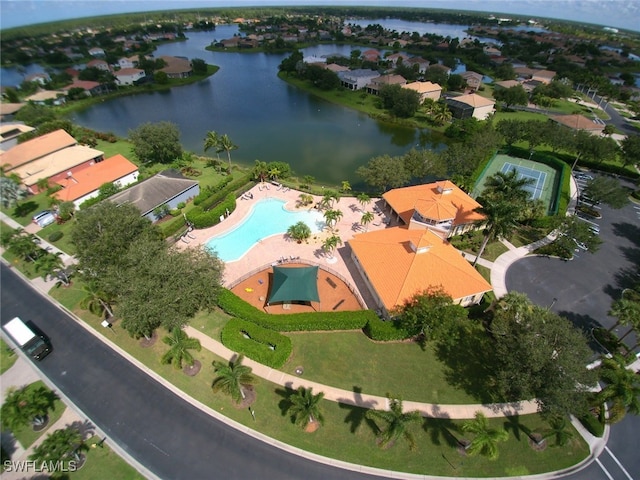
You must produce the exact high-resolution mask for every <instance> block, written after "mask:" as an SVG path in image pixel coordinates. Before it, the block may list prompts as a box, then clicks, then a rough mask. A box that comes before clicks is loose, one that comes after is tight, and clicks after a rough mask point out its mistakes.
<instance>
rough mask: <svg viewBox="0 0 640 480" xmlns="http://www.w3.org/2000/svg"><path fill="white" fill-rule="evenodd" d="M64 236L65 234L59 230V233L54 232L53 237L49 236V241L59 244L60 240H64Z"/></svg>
mask: <svg viewBox="0 0 640 480" xmlns="http://www.w3.org/2000/svg"><path fill="white" fill-rule="evenodd" d="M63 235H64V233H62V232H61V231H60V230H58V231H57V232H53V233H52V234H51V235H49V237H48V238H47V240H49V241H50V242H52V243H53V242H57V241H58V240H60V239H61V238H62V236H63Z"/></svg>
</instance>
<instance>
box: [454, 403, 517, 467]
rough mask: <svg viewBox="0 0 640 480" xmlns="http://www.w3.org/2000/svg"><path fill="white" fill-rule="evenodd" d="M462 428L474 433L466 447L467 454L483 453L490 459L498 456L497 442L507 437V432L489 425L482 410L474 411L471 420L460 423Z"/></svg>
mask: <svg viewBox="0 0 640 480" xmlns="http://www.w3.org/2000/svg"><path fill="white" fill-rule="evenodd" d="M462 430H463V431H464V432H469V433H473V434H475V437H474V439H473V440H471V443H470V444H469V447H468V448H467V452H469V455H476V454H478V453H479V454H480V455H484V456H485V457H487V458H489V459H490V460H495V459H496V458H498V442H504V441H505V440H507V438H509V432H507V431H506V430H504V429H502V430H498V429H495V428H491V427H490V426H489V421H488V420H487V417H485V415H484V414H483V413H482V412H476V415H475V418H474V419H473V420H467V421H466V422H464V423H463V424H462Z"/></svg>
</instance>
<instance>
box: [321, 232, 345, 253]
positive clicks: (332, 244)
mask: <svg viewBox="0 0 640 480" xmlns="http://www.w3.org/2000/svg"><path fill="white" fill-rule="evenodd" d="M338 245H342V239H341V238H340V237H339V236H337V235H331V236H330V237H327V238H326V239H325V241H324V243H323V244H322V249H323V250H324V251H325V252H327V253H328V254H329V258H333V252H334V251H335V249H336V248H338Z"/></svg>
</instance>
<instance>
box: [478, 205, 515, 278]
mask: <svg viewBox="0 0 640 480" xmlns="http://www.w3.org/2000/svg"><path fill="white" fill-rule="evenodd" d="M483 203H484V205H483V206H481V207H478V208H476V209H475V210H474V211H476V212H478V213H481V214H482V215H484V217H485V218H484V220H481V221H480V222H478V225H484V227H485V228H484V231H483V234H484V238H483V239H482V244H481V245H480V250H478V255H477V256H476V259H475V260H474V261H473V266H474V267H475V266H476V263H478V259H479V258H480V257H481V256H482V254H483V253H484V249H485V248H486V247H487V243H489V240H491V239H496V238H500V237H508V236H509V235H511V233H512V232H513V230H514V229H515V228H516V226H517V224H518V222H517V220H518V217H519V215H520V207H519V206H518V205H517V204H515V203H513V202H506V201H496V200H489V199H485V200H484V201H483Z"/></svg>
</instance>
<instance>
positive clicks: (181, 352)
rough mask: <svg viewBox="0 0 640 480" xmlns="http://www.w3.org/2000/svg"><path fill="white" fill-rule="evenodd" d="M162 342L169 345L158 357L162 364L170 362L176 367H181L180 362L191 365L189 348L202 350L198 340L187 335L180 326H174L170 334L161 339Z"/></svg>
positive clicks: (191, 357)
mask: <svg viewBox="0 0 640 480" xmlns="http://www.w3.org/2000/svg"><path fill="white" fill-rule="evenodd" d="M162 341H163V342H164V343H166V344H167V345H169V350H167V352H165V354H164V355H163V356H162V358H161V359H160V362H161V363H162V364H163V365H166V364H168V363H171V364H172V365H173V366H174V367H176V368H182V362H183V361H184V363H186V364H187V365H188V366H190V367H191V366H193V362H194V358H193V355H191V353H190V352H189V350H196V351H198V352H199V351H200V350H202V346H201V345H200V340H198V339H197V338H191V337H189V336H188V335H187V334H186V333H185V331H184V330H182V329H181V328H178V327H176V328H174V329H173V330H172V332H171V335H168V336H166V337H164V338H163V339H162Z"/></svg>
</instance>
